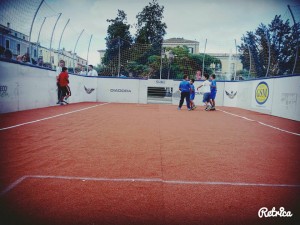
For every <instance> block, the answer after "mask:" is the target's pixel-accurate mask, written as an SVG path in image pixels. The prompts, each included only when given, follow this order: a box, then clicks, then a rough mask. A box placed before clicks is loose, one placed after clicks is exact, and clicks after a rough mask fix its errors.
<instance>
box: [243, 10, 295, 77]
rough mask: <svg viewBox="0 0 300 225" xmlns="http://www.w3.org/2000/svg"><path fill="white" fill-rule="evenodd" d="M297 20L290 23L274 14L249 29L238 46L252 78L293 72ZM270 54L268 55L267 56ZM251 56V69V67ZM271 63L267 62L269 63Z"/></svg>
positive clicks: (244, 65) (245, 66)
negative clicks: (254, 28)
mask: <svg viewBox="0 0 300 225" xmlns="http://www.w3.org/2000/svg"><path fill="white" fill-rule="evenodd" d="M299 28H300V26H299V23H297V24H294V25H293V26H291V25H290V23H289V20H286V21H283V20H282V19H281V16H278V15H276V16H275V18H274V19H273V20H272V22H271V23H270V24H269V25H268V26H266V25H264V24H260V25H259V27H258V28H257V29H256V30H255V32H251V31H248V32H246V34H245V35H243V37H242V38H241V40H242V43H241V45H240V46H238V48H239V51H240V52H241V56H240V59H241V61H242V64H243V67H244V68H245V69H247V70H248V71H249V70H250V69H251V71H250V72H251V73H252V74H253V75H254V76H255V77H263V76H265V75H266V73H267V72H268V74H267V75H282V74H289V73H291V72H292V69H293V65H294V62H295V57H296V48H297V44H298V40H299V34H300V29H299ZM269 55H270V58H269ZM250 58H251V64H252V68H250ZM269 62H270V64H269Z"/></svg>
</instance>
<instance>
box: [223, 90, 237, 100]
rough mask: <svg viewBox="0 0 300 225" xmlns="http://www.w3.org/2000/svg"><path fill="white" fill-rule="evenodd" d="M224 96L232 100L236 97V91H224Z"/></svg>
mask: <svg viewBox="0 0 300 225" xmlns="http://www.w3.org/2000/svg"><path fill="white" fill-rule="evenodd" d="M225 93H226V95H227V96H228V97H229V98H230V99H234V97H235V96H236V94H237V91H236V92H234V91H231V92H228V91H225Z"/></svg>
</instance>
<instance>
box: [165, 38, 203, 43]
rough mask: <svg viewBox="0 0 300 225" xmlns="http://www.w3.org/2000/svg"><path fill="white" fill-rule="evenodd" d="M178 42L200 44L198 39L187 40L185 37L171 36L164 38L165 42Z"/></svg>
mask: <svg viewBox="0 0 300 225" xmlns="http://www.w3.org/2000/svg"><path fill="white" fill-rule="evenodd" d="M173 43H174V44H175V43H176V44H177V43H181V44H182V43H186V44H199V42H198V41H191V40H186V39H184V38H169V39H166V40H164V44H173Z"/></svg>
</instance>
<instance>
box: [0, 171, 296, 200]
mask: <svg viewBox="0 0 300 225" xmlns="http://www.w3.org/2000/svg"><path fill="white" fill-rule="evenodd" d="M28 178H33V179H61V180H81V181H100V182H117V183H124V182H127V183H165V184H174V185H215V186H216V185H221V186H252V187H273V188H277V187H283V188H300V184H262V183H245V182H213V181H184V180H162V179H160V178H105V177H100V178H97V177H72V176H44V175H29V176H23V177H21V178H19V179H18V180H16V181H15V182H14V183H12V184H10V185H9V186H8V187H7V188H5V189H4V190H3V191H1V193H0V196H3V195H5V194H6V193H8V192H9V191H11V190H12V189H14V188H15V187H16V186H18V185H19V184H20V183H21V182H23V181H24V180H25V179H28Z"/></svg>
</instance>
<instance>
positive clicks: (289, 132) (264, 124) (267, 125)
mask: <svg viewBox="0 0 300 225" xmlns="http://www.w3.org/2000/svg"><path fill="white" fill-rule="evenodd" d="M218 111H221V112H223V113H226V114H229V115H232V116H236V117H239V118H242V119H245V120H248V121H251V122H257V123H259V124H261V125H263V126H266V127H270V128H273V129H276V130H279V131H282V132H285V133H288V134H293V135H297V136H300V134H299V133H295V132H291V131H288V130H284V129H281V128H279V127H274V126H271V125H269V124H266V123H263V122H260V121H256V120H252V119H249V118H247V117H244V116H239V115H236V114H233V113H230V112H226V111H224V110H220V109H218Z"/></svg>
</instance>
